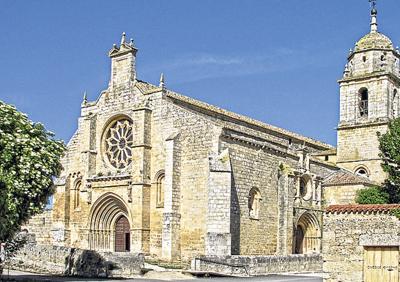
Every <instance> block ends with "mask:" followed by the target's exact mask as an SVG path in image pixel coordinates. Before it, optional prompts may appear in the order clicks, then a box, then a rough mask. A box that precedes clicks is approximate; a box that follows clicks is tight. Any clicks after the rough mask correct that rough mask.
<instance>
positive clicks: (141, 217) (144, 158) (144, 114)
mask: <svg viewBox="0 0 400 282" xmlns="http://www.w3.org/2000/svg"><path fill="white" fill-rule="evenodd" d="M151 114H152V112H151V110H150V109H149V108H147V107H141V108H137V109H134V110H133V113H132V120H133V121H134V123H135V124H134V126H135V129H136V130H135V131H134V138H133V140H134V142H135V143H134V145H133V149H132V159H133V164H134V165H132V173H131V175H132V178H131V182H130V184H128V186H127V192H126V193H128V190H129V193H130V194H131V195H130V196H131V198H130V200H131V201H130V203H129V207H130V209H131V214H132V218H131V224H132V225H131V251H132V252H135V253H140V252H141V253H147V252H148V251H149V238H150V237H149V234H150V187H151V181H150V179H151V177H150V163H151ZM128 188H129V189H128Z"/></svg>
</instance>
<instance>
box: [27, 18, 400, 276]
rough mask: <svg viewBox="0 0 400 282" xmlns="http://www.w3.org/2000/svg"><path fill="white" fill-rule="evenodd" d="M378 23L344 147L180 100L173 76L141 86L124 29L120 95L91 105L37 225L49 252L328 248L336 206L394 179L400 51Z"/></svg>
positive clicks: (351, 86)
mask: <svg viewBox="0 0 400 282" xmlns="http://www.w3.org/2000/svg"><path fill="white" fill-rule="evenodd" d="M372 20H373V22H374V21H375V23H376V14H372ZM372 26H373V27H374V28H373V29H371V33H369V34H368V35H366V36H365V37H363V38H362V39H361V40H360V41H359V42H358V43H357V44H356V48H355V49H354V50H352V51H351V53H350V54H349V56H348V64H347V66H346V69H345V72H344V76H343V78H342V79H341V80H340V81H339V83H340V121H339V126H338V147H337V148H334V147H332V146H330V145H328V144H324V143H323V142H319V141H316V140H313V139H310V138H307V137H304V136H301V135H299V134H295V133H292V132H289V131H287V130H284V129H281V128H277V127H274V126H271V125H269V124H265V123H262V122H259V121H256V120H253V119H250V118H248V117H244V116H241V115H238V114H235V113H232V112H229V111H226V110H223V109H220V108H217V107H214V106H211V105H209V104H206V103H203V102H200V101H197V100H194V99H191V98H189V97H186V96H183V95H180V94H178V93H175V92H173V91H172V90H169V89H167V88H166V86H165V81H164V76H163V75H162V76H161V79H160V84H159V85H158V86H156V85H152V84H149V83H147V82H144V81H142V80H140V79H138V75H137V71H136V55H137V51H138V50H137V48H136V47H135V46H134V45H133V42H130V43H128V42H126V40H125V34H124V35H123V36H122V39H121V43H120V45H119V46H117V45H114V46H113V47H112V49H111V50H110V52H109V57H110V58H111V75H110V80H109V85H108V88H107V89H106V90H104V91H102V92H101V93H100V95H99V97H98V99H97V100H96V101H87V98H86V96H85V97H84V99H83V102H82V105H81V114H80V117H79V119H78V129H77V131H76V132H75V134H74V135H73V136H72V138H71V140H70V141H69V143H68V150H67V153H66V155H65V157H64V158H63V160H62V164H63V168H64V169H63V172H62V175H61V176H60V178H59V179H57V181H56V183H55V186H56V193H55V195H54V207H53V210H52V211H51V212H48V213H47V214H46V215H39V216H38V217H37V218H35V219H32V221H31V224H29V225H28V226H27V227H26V229H27V230H28V231H29V232H32V233H35V234H36V237H37V240H38V241H39V242H40V243H43V244H44V243H45V244H49V245H55V246H60V247H67V248H81V249H88V250H92V251H99V252H127V253H132V254H137V253H143V254H145V255H146V256H148V257H150V258H151V259H152V260H163V261H170V262H171V261H172V262H178V263H179V262H183V263H188V262H189V261H190V260H191V259H193V258H194V257H199V256H207V257H210V256H215V257H226V258H228V257H230V256H232V255H237V256H239V255H240V256H241V257H244V258H245V257H246V256H261V257H265V256H268V255H279V256H288V255H291V254H311V253H319V252H320V250H321V245H322V242H321V239H322V236H323V230H322V222H323V220H322V217H323V211H324V208H325V207H326V206H327V205H332V204H349V203H354V200H355V195H356V192H357V191H358V190H360V189H364V188H365V187H370V186H373V185H376V184H380V183H382V182H383V181H384V179H385V177H386V175H385V174H384V173H383V171H382V169H381V167H380V163H381V160H380V158H379V155H378V152H379V148H378V147H379V146H378V145H379V144H378V136H377V133H378V132H379V133H381V134H382V133H384V132H385V131H386V129H387V124H388V122H389V121H390V120H391V119H392V118H395V117H398V115H399V110H400V108H399V104H400V103H399V101H398V99H399V94H398V93H397V91H398V89H399V88H400V66H399V59H400V54H399V52H398V51H397V50H396V49H394V47H393V44H392V43H391V41H390V40H389V39H388V38H387V37H386V36H384V35H383V34H381V33H378V32H377V30H376V28H375V26H374V24H372ZM44 216H45V217H46V220H45V223H44V224H42V225H40V218H43V217H44ZM38 222H39V223H38ZM328 226H329V225H328ZM43 229H44V230H50V231H51V232H50V233H47V234H50V235H46V233H45V232H43ZM327 232H329V230H328V229H327ZM328 234H329V233H328ZM327 242H328V241H327ZM292 259H293V262H294V261H296V262H295V263H293V264H292ZM268 260H273V259H270V258H268ZM312 260H313V263H317V260H314V259H312ZM252 261H253V260H252ZM256 261H257V260H254V261H253V262H256ZM278 261H279V260H278ZM282 261H283V262H288V263H289V265H295V264H296V265H298V266H299V267H300V265H302V263H303V262H304V261H303V260H302V259H300V261H298V257H287V260H282ZM253 262H251V263H250V264H252V263H253ZM298 262H299V263H300V264H297V263H298ZM274 263H275V262H274ZM268 267H269V266H268ZM268 267H267V268H268ZM267 268H266V269H267ZM289 268H290V267H289ZM300 268H301V269H306V268H307V267H303V266H301V267H300ZM290 269H292V268H290Z"/></svg>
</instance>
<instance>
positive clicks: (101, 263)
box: [64, 248, 117, 277]
mask: <svg viewBox="0 0 400 282" xmlns="http://www.w3.org/2000/svg"><path fill="white" fill-rule="evenodd" d="M114 269H117V267H116V265H115V264H113V263H112V262H110V261H107V260H105V259H104V258H103V257H102V256H101V255H100V254H99V253H97V252H95V251H91V250H83V251H78V252H77V251H76V249H74V248H72V249H71V252H70V254H69V255H68V256H67V257H66V258H65V272H64V275H66V276H82V277H109V275H110V271H111V270H114Z"/></svg>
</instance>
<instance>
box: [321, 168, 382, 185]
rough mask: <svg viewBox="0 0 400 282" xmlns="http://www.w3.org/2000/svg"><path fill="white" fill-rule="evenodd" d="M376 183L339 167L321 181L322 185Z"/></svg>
mask: <svg viewBox="0 0 400 282" xmlns="http://www.w3.org/2000/svg"><path fill="white" fill-rule="evenodd" d="M357 184H365V185H369V186H372V185H376V183H375V182H373V181H371V180H369V179H368V178H367V177H364V176H361V175H357V174H354V173H352V172H350V171H347V170H344V169H341V170H339V171H336V172H333V173H332V174H330V175H328V176H327V177H326V178H325V180H324V181H323V185H324V186H340V185H357Z"/></svg>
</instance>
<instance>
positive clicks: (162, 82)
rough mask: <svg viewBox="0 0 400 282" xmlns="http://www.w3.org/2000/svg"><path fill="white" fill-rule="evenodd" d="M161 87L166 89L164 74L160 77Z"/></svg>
mask: <svg viewBox="0 0 400 282" xmlns="http://www.w3.org/2000/svg"><path fill="white" fill-rule="evenodd" d="M159 86H160V87H161V88H164V87H165V81H164V74H163V73H161V76H160V85H159Z"/></svg>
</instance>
